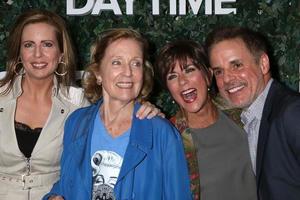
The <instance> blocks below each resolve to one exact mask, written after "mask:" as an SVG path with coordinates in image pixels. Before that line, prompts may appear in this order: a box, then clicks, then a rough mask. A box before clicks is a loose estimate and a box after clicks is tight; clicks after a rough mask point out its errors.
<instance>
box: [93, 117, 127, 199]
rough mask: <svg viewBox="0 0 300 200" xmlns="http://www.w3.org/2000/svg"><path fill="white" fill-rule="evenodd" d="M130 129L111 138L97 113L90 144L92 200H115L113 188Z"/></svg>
mask: <svg viewBox="0 0 300 200" xmlns="http://www.w3.org/2000/svg"><path fill="white" fill-rule="evenodd" d="M129 136H130V129H129V130H127V131H126V132H125V133H123V134H122V135H120V136H119V137H116V138H113V137H112V136H111V135H110V134H109V133H108V132H107V130H106V129H105V127H104V125H103V123H102V121H101V118H100V114H99V112H98V114H97V116H96V118H95V121H94V130H93V135H92V143H91V166H92V169H93V177H92V178H93V188H92V189H93V192H92V199H93V200H115V196H114V187H115V184H116V182H117V180H118V176H119V173H120V170H121V167H122V163H123V157H124V154H125V151H126V148H127V145H128V142H129Z"/></svg>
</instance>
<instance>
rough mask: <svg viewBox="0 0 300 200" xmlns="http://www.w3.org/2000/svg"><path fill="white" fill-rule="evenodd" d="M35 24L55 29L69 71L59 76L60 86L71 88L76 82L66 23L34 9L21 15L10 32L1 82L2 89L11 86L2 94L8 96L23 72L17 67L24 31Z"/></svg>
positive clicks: (43, 11) (55, 15)
mask: <svg viewBox="0 0 300 200" xmlns="http://www.w3.org/2000/svg"><path fill="white" fill-rule="evenodd" d="M34 23H46V24H49V25H51V26H53V27H54V28H55V31H56V38H57V41H58V45H59V48H60V51H61V52H62V53H63V62H64V63H65V66H64V67H65V71H67V74H66V75H64V76H57V81H58V84H59V85H60V84H62V85H63V86H70V85H71V84H72V83H73V81H74V77H75V55H74V50H73V47H72V43H71V39H70V37H69V34H68V31H67V28H66V24H65V21H64V20H63V19H62V18H61V17H60V16H59V15H57V14H55V13H53V12H51V11H47V10H39V9H32V10H29V11H27V12H24V13H23V14H21V15H20V16H19V17H18V18H17V21H16V23H15V24H14V26H13V28H12V29H11V31H10V34H9V37H8V43H7V50H8V56H7V63H6V75H5V77H4V78H3V79H2V80H0V87H2V86H4V85H6V84H7V83H9V85H8V87H7V88H6V89H5V90H4V91H3V92H2V93H1V94H7V93H8V92H9V91H10V90H11V89H12V86H13V82H14V80H15V78H16V76H17V75H18V73H20V71H21V69H20V68H19V69H17V65H18V64H20V63H19V58H20V46H21V37H22V33H23V29H24V27H25V26H27V25H28V24H34ZM21 68H22V67H21ZM58 68H59V67H58ZM59 71H62V70H59Z"/></svg>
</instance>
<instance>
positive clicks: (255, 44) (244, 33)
mask: <svg viewBox="0 0 300 200" xmlns="http://www.w3.org/2000/svg"><path fill="white" fill-rule="evenodd" d="M231 39H241V40H242V41H243V42H244V43H245V45H246V47H247V49H248V50H249V51H250V53H251V54H252V55H253V57H254V59H255V61H256V62H258V61H259V59H260V56H261V55H262V53H268V52H267V51H268V44H267V41H266V38H265V37H264V36H263V35H261V34H260V33H258V32H255V31H252V30H250V29H248V28H244V27H222V28H218V29H215V30H213V31H212V32H211V33H209V34H208V36H207V38H206V42H205V47H206V49H207V53H208V55H210V51H211V49H212V48H213V46H214V45H216V44H217V43H219V42H222V41H224V40H231Z"/></svg>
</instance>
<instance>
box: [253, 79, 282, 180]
mask: <svg viewBox="0 0 300 200" xmlns="http://www.w3.org/2000/svg"><path fill="white" fill-rule="evenodd" d="M278 86H279V83H277V82H276V81H275V80H274V81H273V83H272V85H271V87H270V90H269V93H268V96H267V98H266V101H265V105H264V109H263V113H262V118H261V122H260V127H259V136H258V144H257V156H256V182H257V185H259V180H260V176H261V171H262V165H263V161H264V152H265V147H266V145H267V141H268V137H269V132H270V131H269V130H270V118H271V115H272V111H273V109H274V108H273V105H276V103H275V101H276V96H278V90H279V89H278Z"/></svg>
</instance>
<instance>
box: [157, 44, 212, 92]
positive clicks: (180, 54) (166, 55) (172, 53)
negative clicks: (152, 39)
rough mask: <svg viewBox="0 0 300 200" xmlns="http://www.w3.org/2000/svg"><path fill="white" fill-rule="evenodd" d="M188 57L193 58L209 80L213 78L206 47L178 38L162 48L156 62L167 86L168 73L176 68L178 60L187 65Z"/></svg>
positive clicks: (160, 75) (162, 79)
mask: <svg viewBox="0 0 300 200" xmlns="http://www.w3.org/2000/svg"><path fill="white" fill-rule="evenodd" d="M188 59H191V61H192V62H193V64H194V65H195V66H196V67H197V68H198V69H199V70H201V71H203V72H204V75H205V76H206V77H207V78H208V80H211V74H210V73H209V70H208V68H209V63H208V59H207V56H206V52H205V50H204V48H203V47H202V46H201V45H200V44H198V43H197V42H195V41H192V40H177V41H175V42H170V43H168V44H166V45H165V46H164V47H163V48H162V49H161V50H160V52H159V54H158V57H157V60H156V64H155V68H156V71H157V72H158V73H159V78H160V80H161V82H162V84H163V85H164V86H165V87H166V88H167V86H166V85H167V84H166V79H167V74H168V73H169V72H170V71H172V70H173V69H174V67H175V65H176V62H179V64H180V66H181V67H184V66H186V65H187V61H188Z"/></svg>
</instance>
